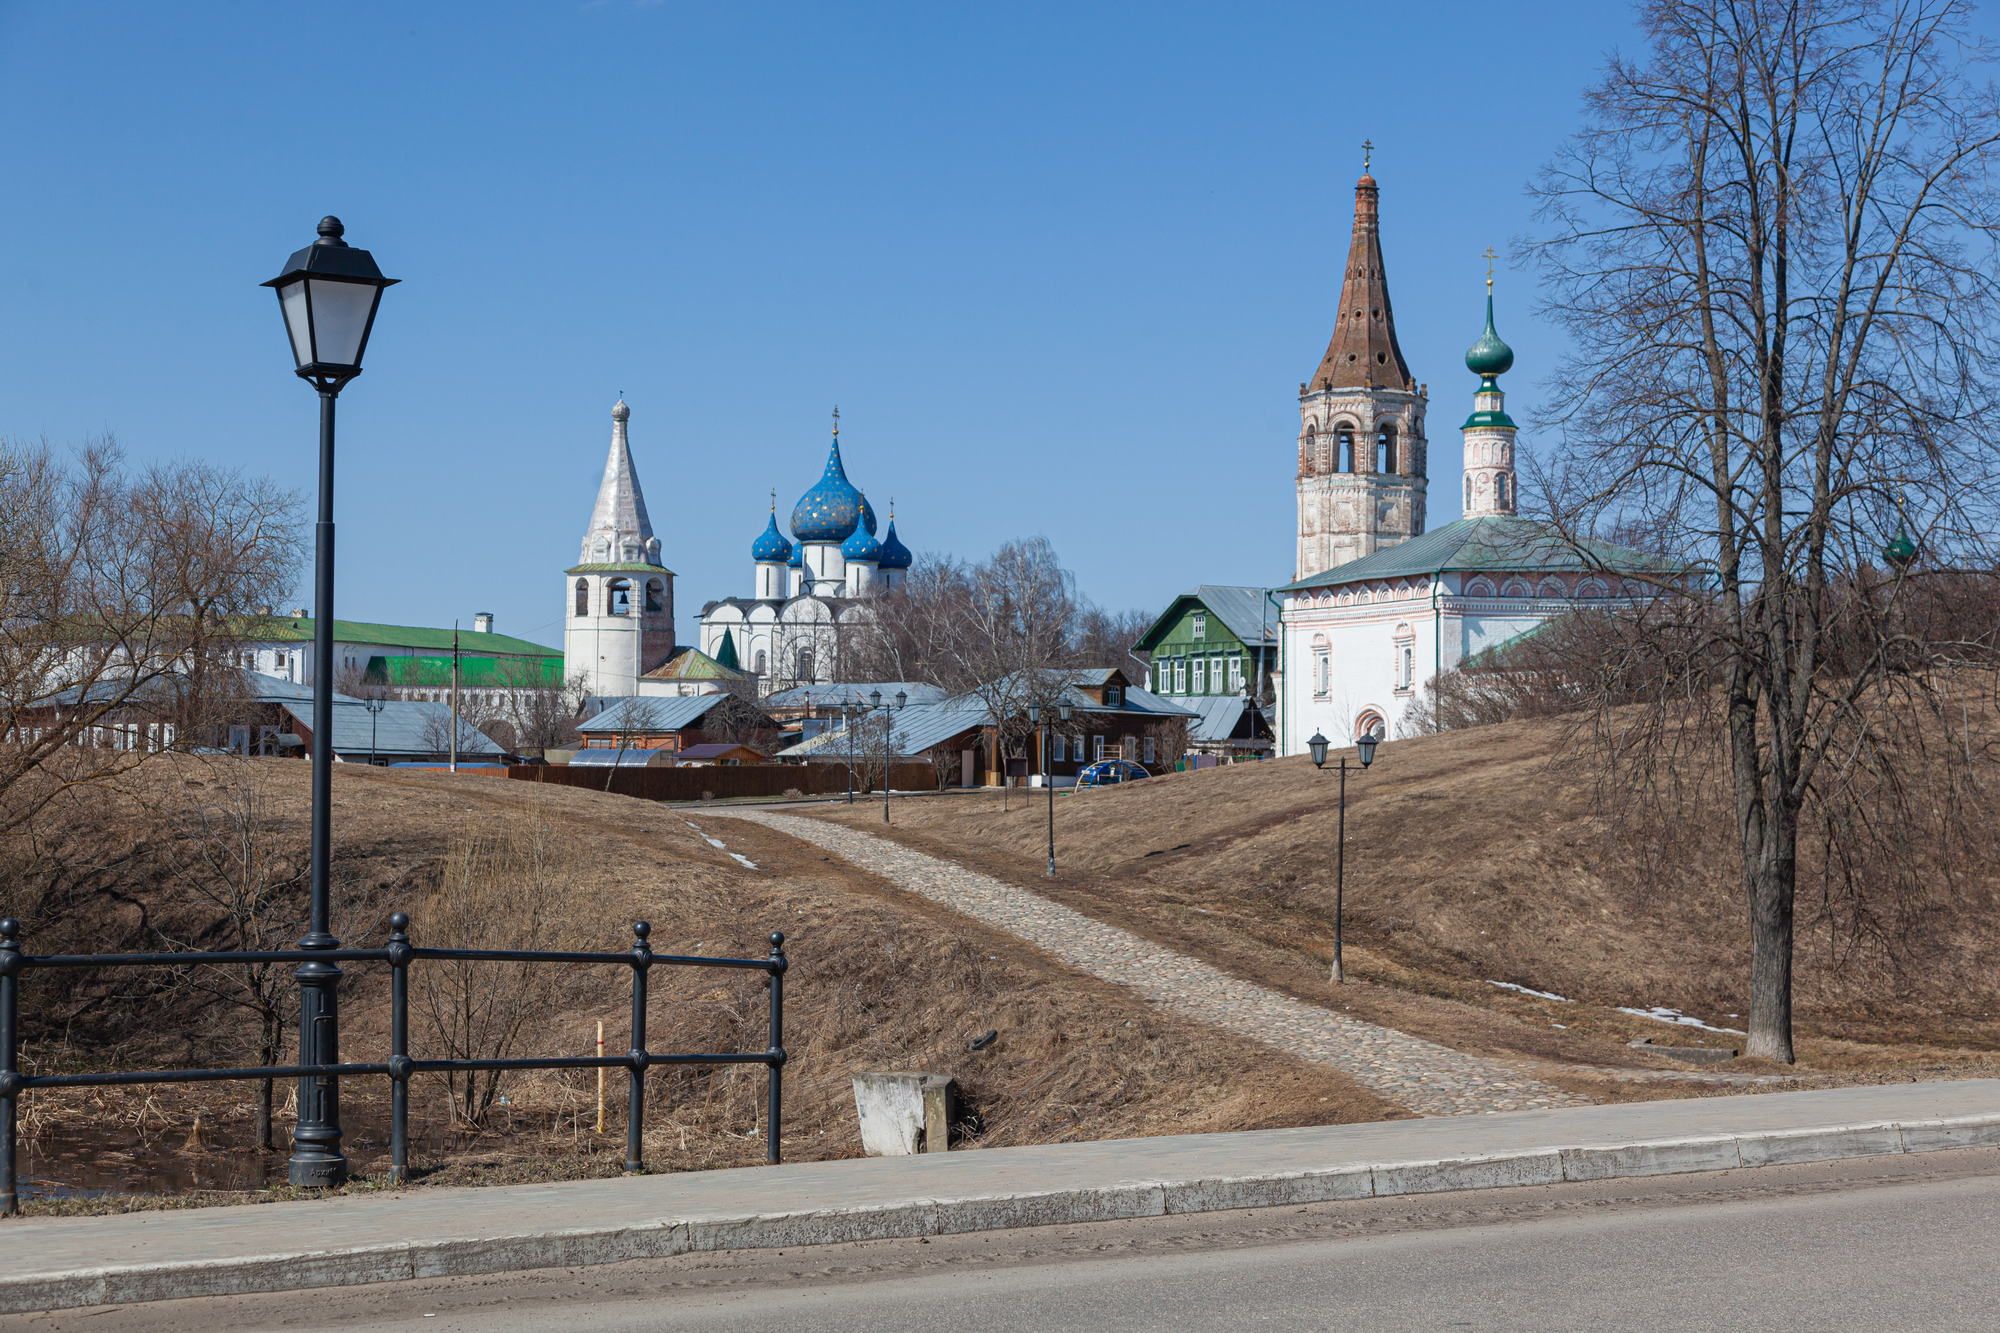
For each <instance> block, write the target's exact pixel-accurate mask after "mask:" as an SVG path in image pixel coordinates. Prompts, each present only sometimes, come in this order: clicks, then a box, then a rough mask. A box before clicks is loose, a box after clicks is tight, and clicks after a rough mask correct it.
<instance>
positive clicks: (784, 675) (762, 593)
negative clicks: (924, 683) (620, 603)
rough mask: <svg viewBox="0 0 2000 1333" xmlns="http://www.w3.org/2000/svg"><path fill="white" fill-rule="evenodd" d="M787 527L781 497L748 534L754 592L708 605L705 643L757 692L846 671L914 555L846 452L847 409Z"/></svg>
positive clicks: (703, 630) (704, 614) (703, 626)
mask: <svg viewBox="0 0 2000 1333" xmlns="http://www.w3.org/2000/svg"><path fill="white" fill-rule="evenodd" d="M788 526H789V527H790V529H791V535H790V536H789V537H787V536H786V535H785V533H784V532H783V531H781V530H780V528H779V525H778V506H777V498H776V496H775V495H774V496H773V497H772V501H771V512H770V515H769V517H767V518H766V520H765V523H764V530H763V531H762V532H760V533H759V534H757V537H756V540H754V541H752V542H751V543H750V564H751V587H752V589H753V591H752V594H751V595H750V596H748V597H724V598H721V599H719V600H717V601H713V602H710V603H708V604H707V605H706V606H704V607H702V609H701V635H700V648H701V651H702V652H703V653H706V654H707V655H708V656H709V657H712V658H714V659H715V660H716V661H718V662H721V663H723V664H724V665H726V666H729V667H733V668H736V669H738V670H741V671H744V672H747V673H749V674H750V675H752V676H754V677H755V678H756V681H757V688H758V690H759V692H760V693H763V694H769V693H771V692H773V691H775V690H781V689H789V688H791V687H792V686H795V685H818V684H828V683H832V682H835V681H839V680H841V679H842V674H841V673H842V660H843V658H844V657H849V656H851V654H852V650H853V647H854V644H855V642H856V640H857V639H858V638H859V637H860V636H862V635H865V634H867V633H869V632H870V630H871V628H872V626H873V625H874V624H875V620H874V616H875V607H874V605H872V602H873V599H875V598H876V597H877V596H879V595H880V594H882V593H886V592H890V591H893V590H894V589H896V588H898V587H900V586H902V582H903V580H904V578H906V577H907V576H908V573H909V569H910V565H911V562H912V559H913V557H912V556H911V554H910V550H909V548H908V547H906V546H904V545H903V543H902V540H901V539H900V538H899V537H898V536H897V535H896V516H895V513H894V512H893V510H892V511H891V513H890V515H889V523H888V526H887V528H886V529H882V530H881V531H880V535H879V537H878V535H877V530H878V520H877V518H876V516H875V510H874V507H873V506H872V505H870V504H869V502H868V497H867V496H866V495H865V494H863V493H862V491H861V489H860V488H859V487H857V486H856V485H855V484H854V483H853V482H852V481H850V480H848V476H847V464H846V462H845V460H844V459H843V458H842V457H841V452H840V414H839V412H838V411H836V412H835V413H834V419H833V443H832V444H831V445H830V446H829V448H828V450H827V456H826V467H825V469H824V470H823V471H822V472H821V474H820V479H819V480H818V481H817V482H816V483H814V485H813V486H812V487H811V488H810V489H808V490H807V491H806V492H805V494H803V495H801V496H800V497H799V500H798V503H797V504H795V505H793V506H792V512H791V521H790V523H789V524H788Z"/></svg>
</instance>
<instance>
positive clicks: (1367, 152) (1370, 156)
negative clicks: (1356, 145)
mask: <svg viewBox="0 0 2000 1333" xmlns="http://www.w3.org/2000/svg"><path fill="white" fill-rule="evenodd" d="M1374 161H1375V141H1374V140H1373V139H1363V140H1362V141H1361V169H1362V170H1363V171H1366V170H1368V168H1369V167H1370V166H1371V165H1373V164H1374Z"/></svg>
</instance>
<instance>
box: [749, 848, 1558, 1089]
mask: <svg viewBox="0 0 2000 1333" xmlns="http://www.w3.org/2000/svg"><path fill="white" fill-rule="evenodd" d="M714 817H719V818H727V819H746V820H750V821H752V822H753V823H758V824H762V825H764V826H765V827H767V828H770V829H772V830H774V831H776V832H778V833H783V834H785V835H787V836H789V837H793V838H796V839H798V840H799V841H801V842H806V843H811V844H812V845H813V846H815V847H819V848H822V849H824V850H826V851H829V852H832V853H833V854H834V855H835V856H838V857H840V858H841V859H842V860H844V861H848V862H851V863H852V864H854V865H855V866H858V867H859V868H861V869H862V870H865V871H868V872H869V873H871V874H875V875H879V876H881V877H882V878H883V879H885V880H887V881H889V882H890V883H891V884H893V885H895V886H896V887H897V888H900V889H903V890H905V891H907V892H910V893H914V894H917V895H919V896H920V897H924V898H928V899H930V900H931V901H932V902H936V903H941V904H943V905H944V906H946V907H949V908H950V909H952V910H953V911H955V912H959V913H961V914H963V915H965V916H969V917H971V918H973V919H974V920H976V921H980V922H983V923H984V924H986V925H989V926H994V927H997V928H998V929H1001V930H1004V931H1006V932H1008V933H1009V934H1011V935H1013V936H1015V937H1016V938H1018V939H1020V940H1023V941H1025V942H1026V943H1028V944H1031V945H1033V946H1034V947H1036V948H1037V949H1040V950H1042V951H1043V952H1044V953H1047V954H1049V955H1051V956H1052V957H1055V958H1057V959H1059V960H1061V961H1062V962H1063V963H1065V964H1067V965H1069V966H1070V967H1074V968H1076V969H1077V970H1079V971H1082V972H1087V973H1089V974H1090V975H1091V976H1094V977H1098V978H1100V979H1102V980H1104V981H1110V982H1115V983H1116V984H1118V985H1121V986H1125V987H1128V988H1130V989H1131V990H1133V991H1136V992H1138V993H1139V994H1140V995H1142V996H1144V997H1145V998H1146V999H1147V1000H1148V1001H1150V1002H1151V1003H1153V1004H1156V1005H1158V1006H1160V1007H1161V1008H1162V1009H1167V1010H1170V1011H1172V1012H1174V1013H1176V1014H1179V1015H1181V1016H1183V1017H1186V1018H1192V1019H1194V1020H1196V1021H1197V1022H1201V1023H1206V1024H1208V1025H1210V1026H1211V1027H1217V1028H1221V1029H1223V1030H1224V1031H1226V1032H1231V1033H1234V1034H1235V1035H1237V1036H1239V1037H1244V1038H1246V1039H1248V1040H1250V1041H1254V1042H1258V1043H1260V1044H1262V1045H1266V1046H1271V1047H1274V1048H1276V1049H1279V1050H1283V1051H1285V1052H1287V1053H1289V1054H1292V1055H1297V1056H1299V1057H1301V1058H1302V1059H1306V1060H1311V1061H1313V1062H1314V1063H1316V1064H1322V1065H1326V1066H1328V1067H1329V1068H1333V1069H1337V1070H1339V1071H1340V1072H1341V1073H1343V1074H1346V1075H1347V1076H1348V1077H1350V1078H1352V1079H1354V1080H1355V1081H1356V1082H1358V1083H1361V1084H1362V1085H1364V1086H1365V1087H1367V1088H1368V1089H1370V1090H1371V1091H1373V1092H1376V1093H1378V1094H1380V1095H1381V1096H1383V1097H1386V1098H1389V1099H1390V1100H1392V1101H1395V1102H1397V1103H1399V1104H1401V1105H1402V1106H1404V1107H1407V1108H1408V1109H1409V1110H1411V1111H1414V1112H1416V1113H1417V1114H1418V1115H1427V1116H1433V1115H1465V1114H1468V1113H1473V1112H1480V1111H1524V1110H1539V1109H1543V1108H1547V1107H1555V1106H1576V1105H1581V1104H1583V1103H1585V1102H1586V1101H1587V1100H1588V1099H1586V1098H1583V1097H1578V1096H1576V1095H1574V1094H1572V1093H1569V1092H1565V1091H1563V1090H1562V1089H1560V1088H1556V1087H1553V1086H1551V1085H1549V1084H1547V1083H1543V1082H1541V1081H1539V1080H1537V1079H1534V1078H1531V1077H1529V1076H1528V1075H1526V1074H1524V1073H1522V1072H1520V1071H1519V1070H1517V1069H1515V1068H1513V1067H1512V1066H1510V1065H1507V1064H1504V1063H1502V1062H1500V1061H1497V1060H1489V1059H1485V1058H1482V1057H1480V1056H1476V1055H1468V1054H1466V1053H1465V1052H1464V1051H1455V1050H1453V1049H1451V1048H1450V1047H1448V1046H1440V1045H1438V1044H1437V1043H1436V1042H1432V1041H1425V1040H1424V1039H1423V1038H1421V1037H1413V1036H1410V1035H1409V1034H1408V1033H1404V1032H1397V1031H1395V1030H1394V1029H1392V1028H1385V1027H1379V1026H1377V1025H1376V1024H1374V1023H1365V1022H1363V1021H1361V1020H1360V1019H1358V1018H1349V1017H1347V1016H1346V1015H1344V1014H1337V1013H1334V1012H1333V1011H1332V1010H1330V1009H1326V1008H1323V1007H1321V1006H1319V1005H1315V1004H1308V1003H1306V1002H1305V1001H1303V1000H1296V999H1293V998H1292V997H1291V996H1289V995H1285V994H1282V993H1281V992H1278V991H1274V990H1272V989H1270V988H1269V987H1266V986H1260V985H1257V984H1256V983H1255V982H1251V981H1245V980H1243V979H1242V978H1241V977H1235V976H1231V975H1230V974H1229V973H1227V972H1224V971H1222V970H1220V969H1218V968H1215V967H1212V966H1210V965H1209V964H1207V963H1204V962H1201V961H1199V960H1198V959H1194V958H1190V957H1189V956H1188V955H1186V954H1184V953H1179V952H1177V951H1175V950H1173V949H1169V948H1167V947H1165V946H1164V945H1160V944H1155V943H1153V942H1152V941H1151V940H1147V939H1144V938H1142V937H1140V936H1138V935H1134V934H1133V933H1132V932H1131V931H1128V930H1121V929H1120V928H1118V927H1117V926H1113V925H1107V924H1106V923H1104V922H1102V921H1099V920H1097V919H1095V918H1094V917H1089V916H1085V915H1084V914H1083V913H1081V912H1078V911H1076V910H1075V909H1073V908H1069V907H1065V906H1063V905H1062V904H1060V903H1057V902H1052V901H1050V900H1049V899H1047V898H1044V897H1042V896H1041V895H1040V894H1038V893H1033V892H1030V891H1029V890H1027V889H1024V888H1021V887H1019V886H1018V885H1014V884H1009V883H1006V882H1005V881H1004V880H998V879H995V878H993V877H992V876H991V875H984V874H981V873H979V872H978V871H975V870H968V869H966V868H965V867H963V866H958V865H953V864H952V863H951V862H949V861H946V860H943V859H941V858H939V857H935V856H930V855H927V854H926V853H923V852H919V851H915V850H912V849H911V848H908V847H905V846H903V845H902V844H900V843H896V842H891V841H889V840H888V839H886V838H880V837H876V836H875V835H874V834H871V833H863V832H861V831H859V830H857V829H851V828H848V827H846V826H844V825H840V824H832V823H827V822H825V821H822V820H817V819H807V818H803V817H801V816H798V815H783V814H776V813H772V812H766V811H758V810H743V809H738V810H730V811H727V812H724V811H721V810H718V811H715V812H714Z"/></svg>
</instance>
